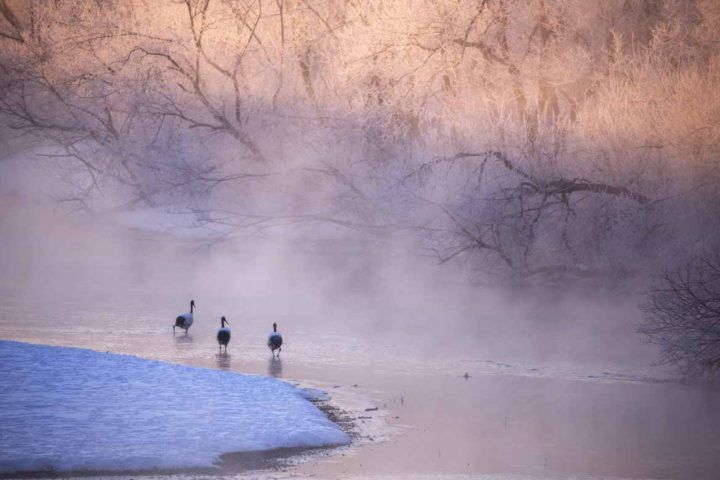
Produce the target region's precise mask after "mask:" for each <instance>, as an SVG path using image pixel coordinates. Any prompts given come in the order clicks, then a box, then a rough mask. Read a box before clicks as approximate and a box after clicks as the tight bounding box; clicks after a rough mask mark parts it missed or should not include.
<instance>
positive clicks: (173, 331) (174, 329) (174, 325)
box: [173, 325, 175, 335]
mask: <svg viewBox="0 0 720 480" xmlns="http://www.w3.org/2000/svg"><path fill="white" fill-rule="evenodd" d="M173 335H175V325H173Z"/></svg>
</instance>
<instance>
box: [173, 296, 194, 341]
mask: <svg viewBox="0 0 720 480" xmlns="http://www.w3.org/2000/svg"><path fill="white" fill-rule="evenodd" d="M193 310H195V300H190V313H183V314H182V315H178V317H177V318H176V319H175V325H173V333H175V327H180V328H182V329H183V330H185V333H187V331H188V329H189V328H190V325H192V324H193Z"/></svg>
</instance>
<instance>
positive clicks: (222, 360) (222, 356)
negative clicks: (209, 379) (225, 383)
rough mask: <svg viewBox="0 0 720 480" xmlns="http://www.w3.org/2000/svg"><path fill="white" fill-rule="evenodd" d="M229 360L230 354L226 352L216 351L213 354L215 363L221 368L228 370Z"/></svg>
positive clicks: (230, 358)
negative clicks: (216, 352) (215, 353)
mask: <svg viewBox="0 0 720 480" xmlns="http://www.w3.org/2000/svg"><path fill="white" fill-rule="evenodd" d="M231 360H232V356H231V355H228V354H227V353H218V354H217V355H215V363H216V364H217V367H218V368H221V369H223V370H228V369H229V368H230V361H231Z"/></svg>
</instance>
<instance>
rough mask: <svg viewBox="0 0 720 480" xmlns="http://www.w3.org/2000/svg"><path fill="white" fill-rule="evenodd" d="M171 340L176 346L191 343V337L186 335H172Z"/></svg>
mask: <svg viewBox="0 0 720 480" xmlns="http://www.w3.org/2000/svg"><path fill="white" fill-rule="evenodd" d="M173 340H175V343H176V344H177V345H189V344H191V343H193V337H192V335H188V334H187V333H186V334H185V335H175V334H173Z"/></svg>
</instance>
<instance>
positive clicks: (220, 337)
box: [217, 317, 230, 353]
mask: <svg viewBox="0 0 720 480" xmlns="http://www.w3.org/2000/svg"><path fill="white" fill-rule="evenodd" d="M226 323H227V324H228V325H230V322H228V321H227V320H225V317H222V318H221V319H220V329H218V333H217V341H218V345H219V348H220V352H221V353H222V347H223V346H224V347H225V353H227V346H228V343H230V329H229V328H228V327H226V326H225V324H226Z"/></svg>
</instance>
